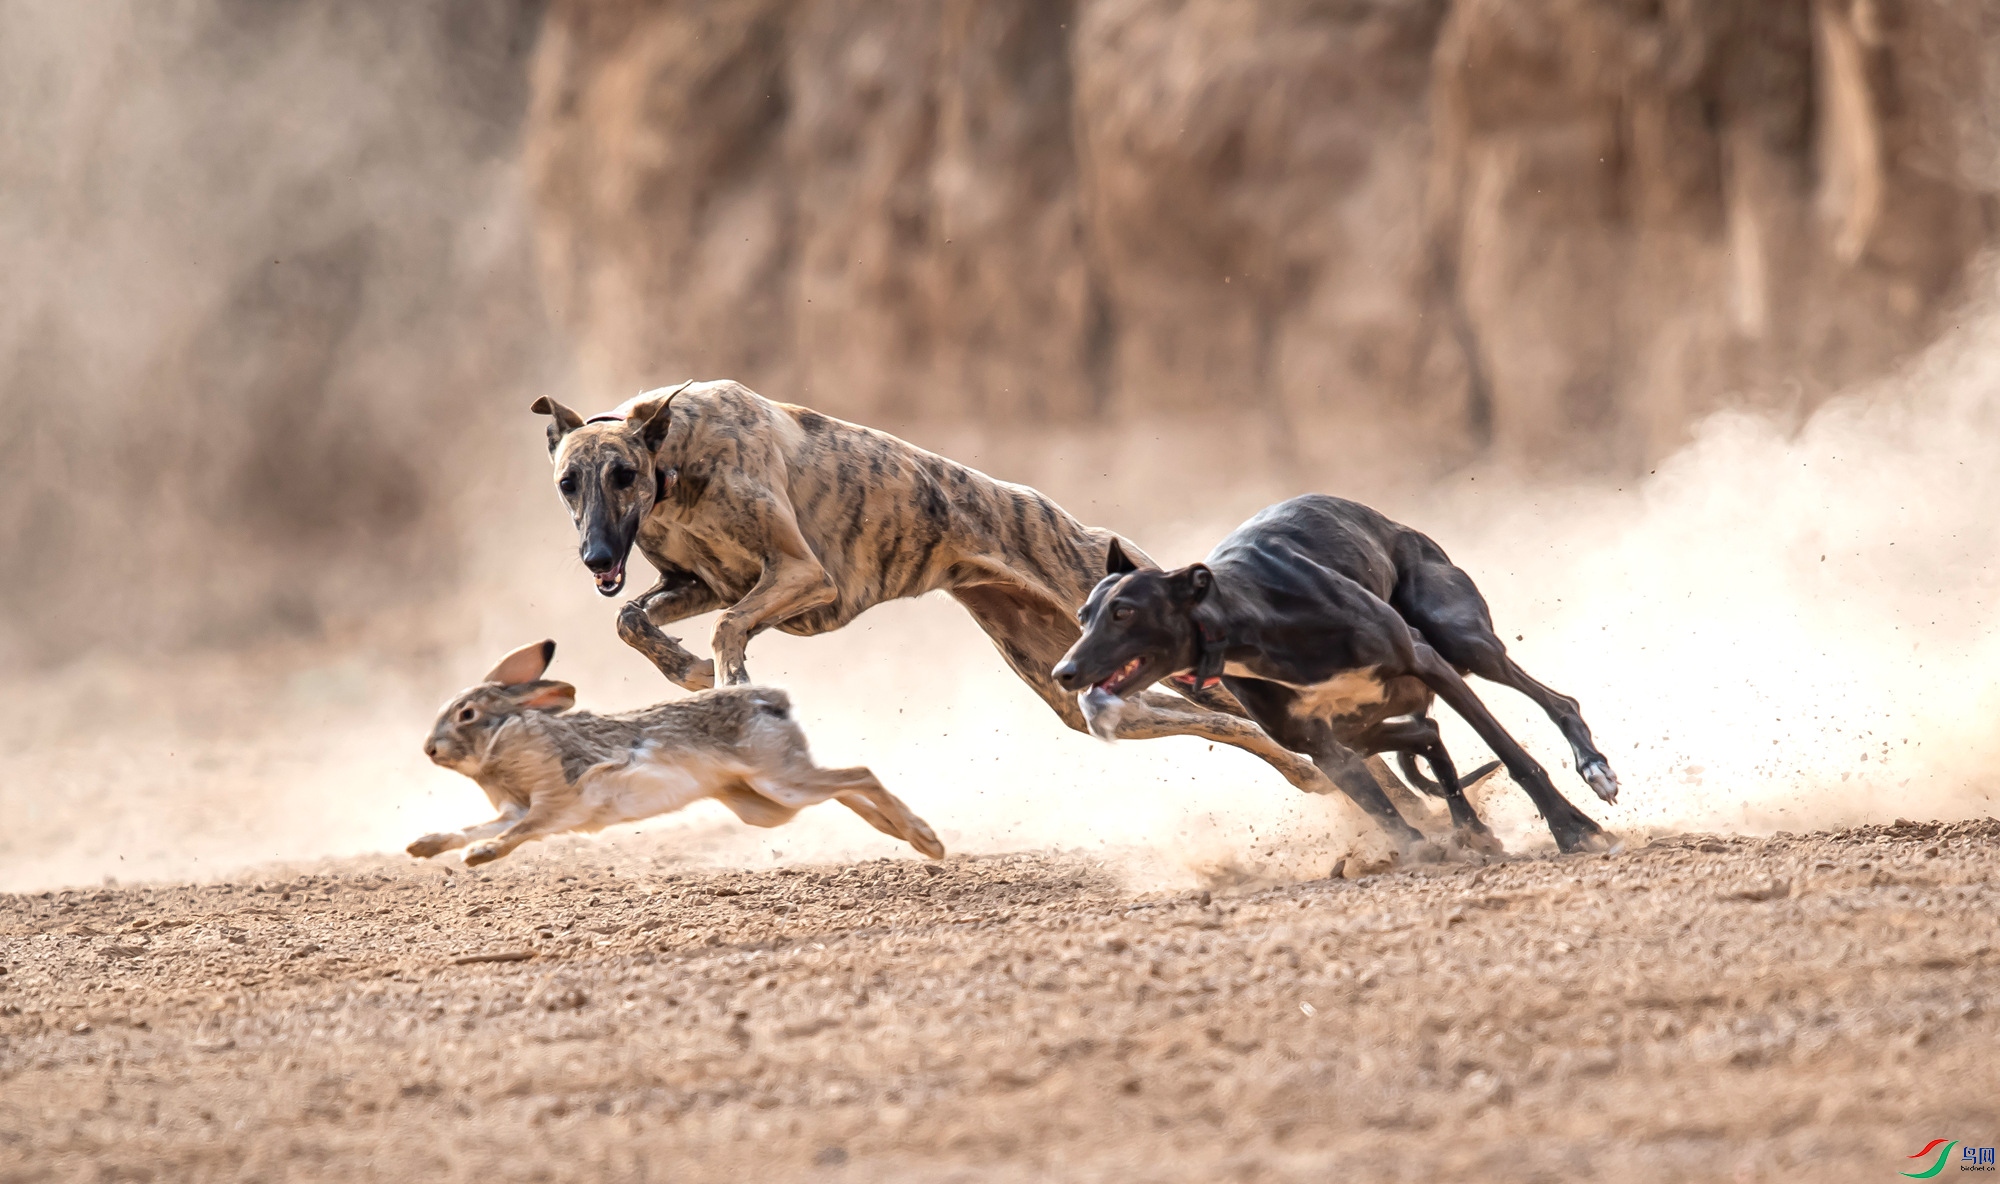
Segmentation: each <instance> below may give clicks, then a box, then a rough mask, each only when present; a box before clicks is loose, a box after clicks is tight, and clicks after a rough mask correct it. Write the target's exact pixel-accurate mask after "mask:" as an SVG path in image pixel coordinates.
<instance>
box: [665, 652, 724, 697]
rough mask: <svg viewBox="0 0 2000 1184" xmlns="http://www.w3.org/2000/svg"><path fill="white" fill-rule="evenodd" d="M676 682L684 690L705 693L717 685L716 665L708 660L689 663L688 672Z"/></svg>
mask: <svg viewBox="0 0 2000 1184" xmlns="http://www.w3.org/2000/svg"><path fill="white" fill-rule="evenodd" d="M674 681H676V682H678V683H680V684H681V689H682V690H687V691H705V690H708V689H709V688H710V687H712V686H714V685H715V663H714V662H712V661H710V660H709V659H707V658H703V659H702V660H701V661H699V662H692V663H689V665H688V668H687V671H686V672H685V673H683V674H682V675H681V676H680V677H679V678H678V679H675V680H674Z"/></svg>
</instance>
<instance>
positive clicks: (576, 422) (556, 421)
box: [528, 395, 583, 456]
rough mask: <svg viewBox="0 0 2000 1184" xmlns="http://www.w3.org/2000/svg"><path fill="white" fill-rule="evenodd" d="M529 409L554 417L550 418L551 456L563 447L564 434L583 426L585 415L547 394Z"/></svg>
mask: <svg viewBox="0 0 2000 1184" xmlns="http://www.w3.org/2000/svg"><path fill="white" fill-rule="evenodd" d="M528 410H530V411H532V412H534V413H535V414H536V415H547V416H552V417H553V418H551V419H550V420H549V455H550V456H554V455H555V454H556V449H558V448H560V447H562V441H563V437H564V436H567V435H569V434H570V433H571V432H573V431H575V430H576V429H578V428H580V427H582V426H583V416H581V415H578V414H577V413H576V412H574V411H571V410H570V409H569V408H567V407H565V406H563V405H562V404H561V403H558V402H556V401H555V400H554V399H551V398H549V397H548V396H547V395H543V396H542V397H541V398H539V399H536V400H535V402H534V405H533V406H531V407H529V408H528Z"/></svg>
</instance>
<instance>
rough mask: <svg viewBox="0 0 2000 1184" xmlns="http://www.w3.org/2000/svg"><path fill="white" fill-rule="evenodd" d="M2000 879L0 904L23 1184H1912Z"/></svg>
mask: <svg viewBox="0 0 2000 1184" xmlns="http://www.w3.org/2000/svg"><path fill="white" fill-rule="evenodd" d="M1996 871H2000V823H1995V822H1992V821H1974V822H1961V823H1952V824H1935V823H1921V824H1920V823H1898V824H1897V825H1894V826H1890V827H1872V828H1863V829H1856V830H1847V831H1840V832H1832V833H1825V834H1815V835H1807V836H1801V837H1792V836H1786V835H1782V834H1781V835H1779V836H1776V837H1774V838H1769V839H1736V838H1728V837H1718V836H1700V835H1684V836H1675V837H1669V838H1659V839H1655V840H1653V841H1652V842H1650V843H1648V844H1647V845H1644V846H1640V847H1636V848H1635V849H1633V850H1630V851H1627V852H1624V853H1620V854H1617V855H1612V856H1574V857H1556V856H1543V857H1530V858H1520V859H1512V860H1506V861H1501V862H1496V863H1492V864H1489V865H1487V866H1483V867H1473V866H1466V865H1460V864H1452V865H1434V866H1428V867H1418V868H1413V869H1409V870H1404V871H1397V872H1392V873H1390V874H1386V875H1379V876H1370V877H1366V878H1362V879H1356V880H1343V879H1331V880H1317V881H1312V882H1305V883H1294V884H1288V885H1280V886H1275V887H1268V886H1267V887H1256V886H1241V887H1238V888H1235V889H1230V888H1227V887H1224V886H1221V885H1218V886H1216V887H1215V888H1213V889H1204V890H1197V891H1192V892H1177V893H1174V894H1159V893H1152V894H1148V893H1143V892H1133V891H1129V890H1127V889H1126V888H1124V887H1122V886H1121V883H1120V881H1119V879H1118V877H1117V875H1116V874H1115V869H1114V867H1113V866H1112V865H1111V864H1109V863H1107V862H1106V861H1104V860H1102V859H1100V858H1098V857H1096V856H1089V857H1086V856H1084V855H1080V854H1076V855H1064V854H1024V855H997V856H984V857H977V858H967V857H962V856H954V857H952V858H950V859H948V860H947V861H945V862H944V863H942V864H926V863H924V862H921V861H918V860H875V861H870V862H864V863H859V864H851V865H841V866H823V867H792V868H777V869H769V870H761V871H756V872H730V871H717V870H714V869H700V868H694V867H692V866H690V865H688V864H685V863H680V862H677V858H676V857H675V856H673V855H672V854H670V853H667V852H666V851H665V849H664V848H663V847H662V845H661V842H660V841H658V840H656V839H648V838H643V837H642V838H629V837H620V838H619V839H617V840H613V841H590V840H574V839H573V840H562V841H557V842H552V843H549V844H545V845H542V846H540V847H539V848H531V849H528V850H526V851H524V852H522V853H521V854H519V855H517V856H515V857H514V858H513V859H511V860H509V861H507V862H504V863H502V864H499V865H496V866H494V867H492V868H490V869H483V870H482V871H480V872H468V871H465V870H463V869H460V870H457V871H455V872H447V871H446V870H445V865H443V864H441V863H428V864H421V863H416V862H411V861H406V860H388V859H374V860H349V861H343V862H339V863H328V864H322V865H318V866H316V867H315V868H313V869H310V870H309V871H303V872H301V871H298V870H296V869H293V870H284V871H279V870H273V871H270V872H268V873H265V874H263V875H260V876H252V877H250V878H244V879H240V880H238V881H237V882H234V883H227V884H208V885H171V886H154V887H131V888H122V889H104V890H85V891H71V892H57V893H36V894H23V895H14V896H8V897H0V965H4V968H5V970H6V973H5V975H4V976H0V1180H5V1181H26V1180H64V1181H68V1180H93V1181H95V1180H149V1179H155V1180H158V1179H227V1180H239V1179H240V1180H253V1179H254V1180H264V1181H281V1180H410V1179H436V1180H480V1181H491V1180H552V1179H591V1180H696V1179H715V1180H723V1179H736V1180H740V1179H747V1178H755V1179H759V1180H830V1181H843V1180H845V1181H863V1180H867V1181H876V1180H940V1179H982V1180H984V1179H993V1180H1014V1179H1020V1180H1028V1179H1064V1180H1121V1181H1123V1180H1139V1181H1143V1180H1202V1181H1207V1180H1241V1181H1262V1180H1274V1181H1275V1180H1299V1181H1307V1180H1311V1181H1324V1180H1330V1179H1340V1180H1362V1179H1366V1180H1432V1179H1481V1180H1494V1181H1511V1180H1521V1181H1530V1180H1583V1179H1619V1180H1688V1181H1697V1180H1698V1181H1716V1180H1733V1181H1743V1180H1768V1179H1778V1178H1808V1179H1825V1180H1870V1179H1878V1178H1879V1179H1894V1178H1896V1177H1895V1175H1894V1172H1895V1171H1897V1170H1900V1169H1901V1168H1903V1167H1907V1166H1908V1163H1909V1161H1907V1160H1905V1159H1903V1158H1902V1157H1903V1156H1906V1155H1908V1154H1910V1153H1911V1152H1912V1151H1915V1150H1917V1149H1918V1148H1920V1147H1922V1146H1923V1145H1924V1143H1926V1142H1928V1141H1929V1140H1931V1139H1933V1138H1938V1137H1944V1138H1957V1139H1962V1140H1967V1141H1971V1142H1977V1143H1981V1144H1990V1143H1992V1142H1994V1141H1995V1139H1996V1138H2000V1088H1996V1086H2000V1071H1996V1069H1995V1067H1994V1064H1995V1062H1994V1057H1995V1050H1996V1048H2000V1039H1996V1037H2000V1000H1996V999H1995V998H1994V997H1993V992H1994V985H1993V971H1994V968H1995V967H1996V965H2000V890H1996V887H1995V883H1994V881H1995V875H1996ZM480 957H487V958H514V959H518V960H515V961H468V960H467V959H471V958H480ZM1948 1174H1950V1175H1952V1176H1956V1174H1957V1173H1956V1171H1955V1167H1954V1169H1953V1170H1951V1171H1950V1172H1949V1173H1948Z"/></svg>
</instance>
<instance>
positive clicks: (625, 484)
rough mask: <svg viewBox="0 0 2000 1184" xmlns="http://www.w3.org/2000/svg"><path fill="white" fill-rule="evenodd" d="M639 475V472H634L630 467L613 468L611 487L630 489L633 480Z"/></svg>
mask: <svg viewBox="0 0 2000 1184" xmlns="http://www.w3.org/2000/svg"><path fill="white" fill-rule="evenodd" d="M638 477H639V474H637V473H635V472H633V471H632V470H630V469H625V468H618V469H613V470H611V488H613V489H630V488H632V482H633V481H635V480H637V479H638Z"/></svg>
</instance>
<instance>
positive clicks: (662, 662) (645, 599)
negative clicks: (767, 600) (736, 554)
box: [618, 569, 723, 691]
mask: <svg viewBox="0 0 2000 1184" xmlns="http://www.w3.org/2000/svg"><path fill="white" fill-rule="evenodd" d="M722 604H723V601H722V598H721V597H720V596H717V595H716V594H715V590H714V589H712V588H710V587H709V586H708V585H707V584H705V583H703V582H702V581H701V580H700V579H699V578H698V577H696V576H695V575H694V573H692V572H686V571H678V570H674V569H668V570H666V571H664V572H662V573H661V575H660V582H659V583H657V584H654V585H653V587H652V588H651V590H649V591H647V592H645V593H643V594H641V595H639V596H635V597H633V598H632V599H631V600H628V601H626V602H625V607H624V608H621V609H619V610H618V636H619V638H620V639H621V640H623V641H624V642H625V644H626V645H629V646H631V647H632V648H633V649H635V650H638V651H639V652H640V653H642V654H644V655H646V659H647V660H648V661H650V662H651V663H652V664H653V665H654V666H657V667H659V670H660V673H661V674H664V675H666V676H667V680H668V681H669V682H671V683H673V684H674V685H675V686H678V687H683V688H685V689H687V690H690V691H703V690H707V689H708V688H709V687H712V686H714V685H715V663H714V662H711V661H709V660H708V659H706V658H697V657H695V656H694V655H693V654H691V653H689V652H687V651H686V650H685V649H682V648H681V643H680V638H678V637H669V636H667V634H666V633H665V632H663V631H662V630H661V629H660V626H662V625H671V624H673V623H674V622H675V621H683V620H686V619H687V618H689V617H696V616H700V615H701V614H702V613H705V612H708V611H709V610H711V609H718V608H721V607H722Z"/></svg>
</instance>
